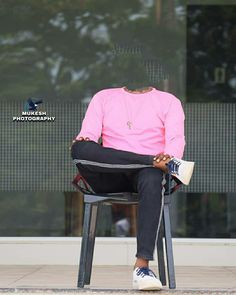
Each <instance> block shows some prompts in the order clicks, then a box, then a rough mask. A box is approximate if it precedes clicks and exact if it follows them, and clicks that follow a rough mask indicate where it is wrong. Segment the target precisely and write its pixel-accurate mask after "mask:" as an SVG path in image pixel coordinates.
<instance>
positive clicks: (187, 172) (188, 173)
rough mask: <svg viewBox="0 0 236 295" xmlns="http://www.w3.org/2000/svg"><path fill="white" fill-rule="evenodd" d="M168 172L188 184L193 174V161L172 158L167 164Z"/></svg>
mask: <svg viewBox="0 0 236 295" xmlns="http://www.w3.org/2000/svg"><path fill="white" fill-rule="evenodd" d="M167 167H168V170H169V173H170V174H171V175H173V176H175V177H176V178H178V179H179V180H180V181H181V182H182V183H183V184H185V185H188V184H189V182H190V179H191V177H192V174H193V168H194V162H189V161H184V160H180V159H177V158H172V159H171V160H170V161H169V163H168V164H167Z"/></svg>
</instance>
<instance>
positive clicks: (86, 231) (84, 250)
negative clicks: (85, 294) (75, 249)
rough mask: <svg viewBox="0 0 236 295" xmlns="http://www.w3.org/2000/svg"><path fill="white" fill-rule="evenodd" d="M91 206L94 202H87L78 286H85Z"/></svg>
mask: <svg viewBox="0 0 236 295" xmlns="http://www.w3.org/2000/svg"><path fill="white" fill-rule="evenodd" d="M91 208H92V204H89V203H85V208H84V222H83V235H82V244H81V250H80V262H79V274H78V283H77V287H78V288H83V287H84V285H85V273H86V262H87V253H88V240H89V227H90V219H91Z"/></svg>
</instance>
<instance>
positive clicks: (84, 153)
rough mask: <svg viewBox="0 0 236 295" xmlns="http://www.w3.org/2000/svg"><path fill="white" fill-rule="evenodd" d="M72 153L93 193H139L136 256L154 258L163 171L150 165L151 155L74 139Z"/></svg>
mask: <svg viewBox="0 0 236 295" xmlns="http://www.w3.org/2000/svg"><path fill="white" fill-rule="evenodd" d="M71 155H72V158H73V161H74V163H75V164H76V166H77V168H78V170H79V172H80V174H81V175H82V176H83V177H84V178H85V179H86V181H87V182H88V183H89V185H90V186H91V187H92V189H93V190H94V191H95V192H96V193H111V192H113V193H115V192H137V193H138V196H139V203H138V220H137V253H136V257H140V258H144V259H147V260H153V252H154V247H155V242H156V237H157V233H158V229H159V226H160V220H161V214H162V208H163V201H164V198H163V193H162V189H163V179H164V177H163V172H162V171H161V170H160V169H158V168H154V167H152V163H153V157H154V155H150V156H149V155H139V154H136V153H131V152H126V151H121V150H116V149H112V148H105V147H102V146H101V145H99V144H97V143H96V142H94V141H77V142H75V143H74V144H73V145H72V148H71Z"/></svg>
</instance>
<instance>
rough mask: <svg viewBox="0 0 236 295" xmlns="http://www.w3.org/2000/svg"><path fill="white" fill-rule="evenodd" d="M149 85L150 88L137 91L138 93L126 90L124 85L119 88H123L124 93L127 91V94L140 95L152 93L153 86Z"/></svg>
mask: <svg viewBox="0 0 236 295" xmlns="http://www.w3.org/2000/svg"><path fill="white" fill-rule="evenodd" d="M150 87H152V89H151V90H149V91H145V92H139V93H134V92H130V91H127V90H126V89H125V88H126V86H123V87H121V89H122V90H123V92H125V93H127V94H131V95H141V94H148V93H152V92H153V91H154V90H155V87H153V86H150Z"/></svg>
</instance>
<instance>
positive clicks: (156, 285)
mask: <svg viewBox="0 0 236 295" xmlns="http://www.w3.org/2000/svg"><path fill="white" fill-rule="evenodd" d="M133 288H134V289H138V290H161V289H162V284H161V281H160V280H159V279H158V278H157V277H156V275H155V274H154V272H153V271H152V270H150V269H149V268H147V267H141V268H139V267H136V268H135V270H134V272H133Z"/></svg>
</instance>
